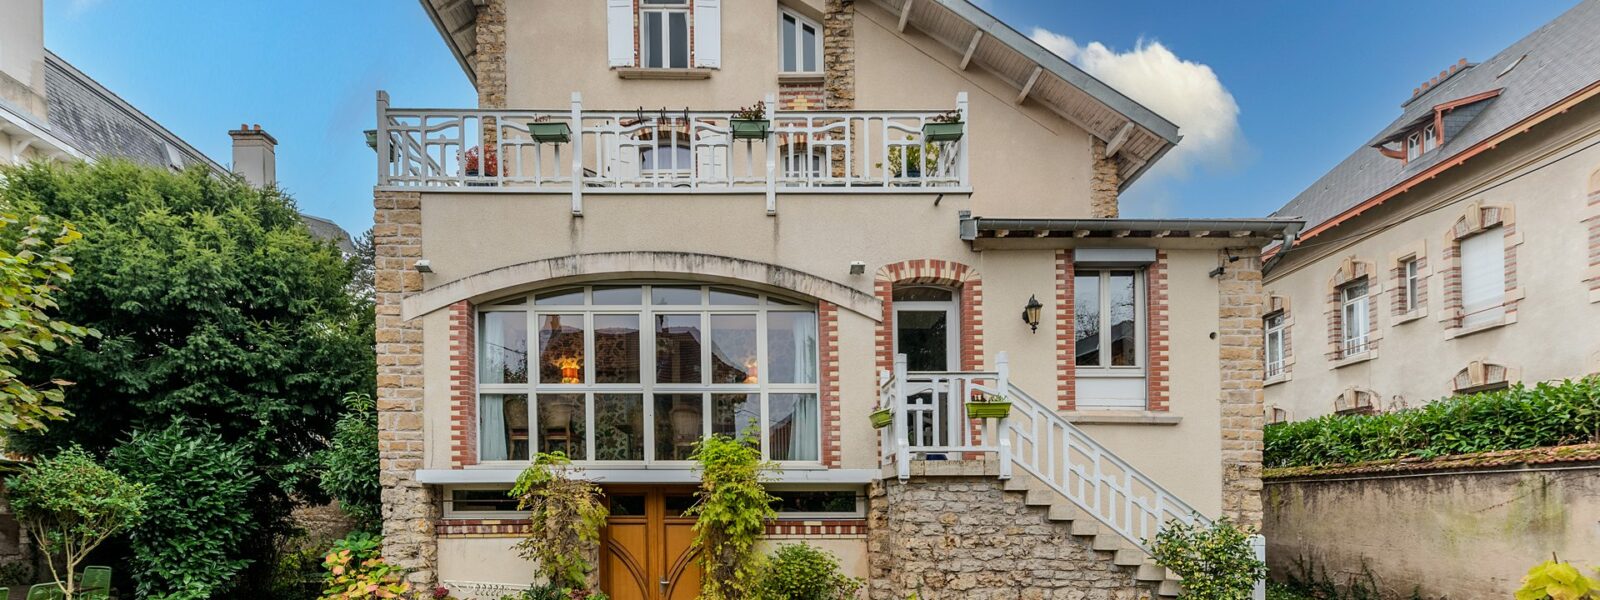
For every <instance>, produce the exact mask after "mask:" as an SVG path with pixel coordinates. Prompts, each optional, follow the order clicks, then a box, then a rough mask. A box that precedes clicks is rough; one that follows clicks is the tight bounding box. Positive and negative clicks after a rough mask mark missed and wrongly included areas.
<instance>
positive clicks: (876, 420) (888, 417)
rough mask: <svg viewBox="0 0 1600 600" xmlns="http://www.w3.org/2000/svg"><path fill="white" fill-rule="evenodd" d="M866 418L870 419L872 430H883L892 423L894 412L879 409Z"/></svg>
mask: <svg viewBox="0 0 1600 600" xmlns="http://www.w3.org/2000/svg"><path fill="white" fill-rule="evenodd" d="M868 417H870V418H871V419H872V428H873V429H883V428H885V427H888V426H889V424H890V423H893V422H894V411H892V410H889V409H887V408H880V409H878V410H875V411H872V414H870V415H868Z"/></svg>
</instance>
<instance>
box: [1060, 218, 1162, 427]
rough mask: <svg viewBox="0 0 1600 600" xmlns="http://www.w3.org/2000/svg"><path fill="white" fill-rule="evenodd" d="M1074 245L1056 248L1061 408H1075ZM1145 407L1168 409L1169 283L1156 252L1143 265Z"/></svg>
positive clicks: (1075, 267)
mask: <svg viewBox="0 0 1600 600" xmlns="http://www.w3.org/2000/svg"><path fill="white" fill-rule="evenodd" d="M1072 257H1073V251H1072V249H1070V248H1068V249H1062V250H1057V251H1056V265H1055V266H1056V268H1055V272H1056V294H1055V301H1056V311H1055V318H1056V404H1057V406H1058V407H1059V408H1060V409H1061V410H1063V411H1072V410H1076V409H1077V397H1078V396H1077V360H1076V356H1075V355H1074V353H1075V351H1076V343H1075V336H1074V333H1075V331H1074V325H1075V324H1076V322H1077V321H1076V316H1077V315H1076V308H1075V305H1074V302H1075V298H1074V292H1073V283H1074V279H1073V278H1074V277H1075V276H1076V274H1077V266H1076V265H1075V264H1074V263H1073V262H1072ZM1144 271H1145V295H1146V298H1145V328H1144V331H1145V410H1147V411H1150V412H1167V411H1170V410H1172V376H1171V371H1172V369H1171V361H1172V338H1171V316H1172V311H1171V306H1170V304H1171V294H1170V290H1169V288H1168V285H1169V284H1168V282H1167V252H1166V251H1165V250H1156V260H1155V262H1153V263H1150V264H1149V265H1146V267H1145V269H1144Z"/></svg>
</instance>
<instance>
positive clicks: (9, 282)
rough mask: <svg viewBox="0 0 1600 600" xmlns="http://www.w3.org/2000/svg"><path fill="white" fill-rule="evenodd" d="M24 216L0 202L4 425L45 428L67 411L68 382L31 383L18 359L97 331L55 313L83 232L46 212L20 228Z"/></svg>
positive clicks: (0, 422)
mask: <svg viewBox="0 0 1600 600" xmlns="http://www.w3.org/2000/svg"><path fill="white" fill-rule="evenodd" d="M22 220H23V217H22V216H21V215H19V214H18V213H17V212H16V211H14V210H13V209H12V207H11V204H10V203H8V202H7V203H3V204H0V236H3V237H5V238H8V242H7V243H6V244H5V247H0V427H3V428H5V429H12V430H26V429H44V428H45V423H44V422H45V421H51V420H60V419H63V418H65V416H66V415H67V414H68V413H67V409H65V408H63V407H61V406H60V404H61V401H62V389H61V388H62V386H64V385H67V382H65V381H61V380H59V379H57V380H53V381H51V385H50V386H48V387H45V386H35V385H31V384H29V383H27V382H24V381H23V380H22V376H21V373H20V371H19V370H18V368H17V366H18V361H26V362H39V353H40V352H49V351H52V350H55V349H56V348H57V347H59V346H66V345H70V344H74V343H77V342H78V340H80V339H82V338H83V337H84V336H87V335H98V333H97V332H95V331H94V330H92V329H86V328H83V327H79V326H76V325H71V324H68V323H65V322H62V321H58V320H55V319H54V318H53V317H52V316H51V315H52V314H53V313H55V312H56V300H55V294H56V292H57V291H58V290H59V286H61V285H63V284H65V283H67V282H68V281H71V280H72V259H71V258H70V257H69V256H67V251H68V248H69V247H70V246H71V245H72V244H73V242H76V241H78V240H79V239H81V238H82V237H83V235H82V234H80V233H78V230H77V229H74V228H73V227H72V225H71V224H70V223H67V222H65V221H58V220H52V219H51V218H50V217H47V216H44V215H34V216H32V217H29V218H28V219H27V224H26V225H23V226H22V228H21V230H20V231H19V230H18V229H17V228H16V226H17V224H18V223H20V222H22ZM19 234H20V235H19Z"/></svg>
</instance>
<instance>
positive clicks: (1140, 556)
mask: <svg viewBox="0 0 1600 600" xmlns="http://www.w3.org/2000/svg"><path fill="white" fill-rule="evenodd" d="M1145 557H1146V554H1145V553H1144V551H1143V550H1135V549H1130V548H1124V549H1122V550H1118V551H1116V552H1115V553H1113V554H1112V555H1111V562H1112V563H1113V564H1116V565H1119V566H1123V567H1137V566H1139V565H1142V564H1144V559H1145Z"/></svg>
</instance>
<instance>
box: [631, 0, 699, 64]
mask: <svg viewBox="0 0 1600 600" xmlns="http://www.w3.org/2000/svg"><path fill="white" fill-rule="evenodd" d="M639 63H640V66H642V67H645V68H648V69H687V68H689V2H688V1H687V0H640V2H639Z"/></svg>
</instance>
